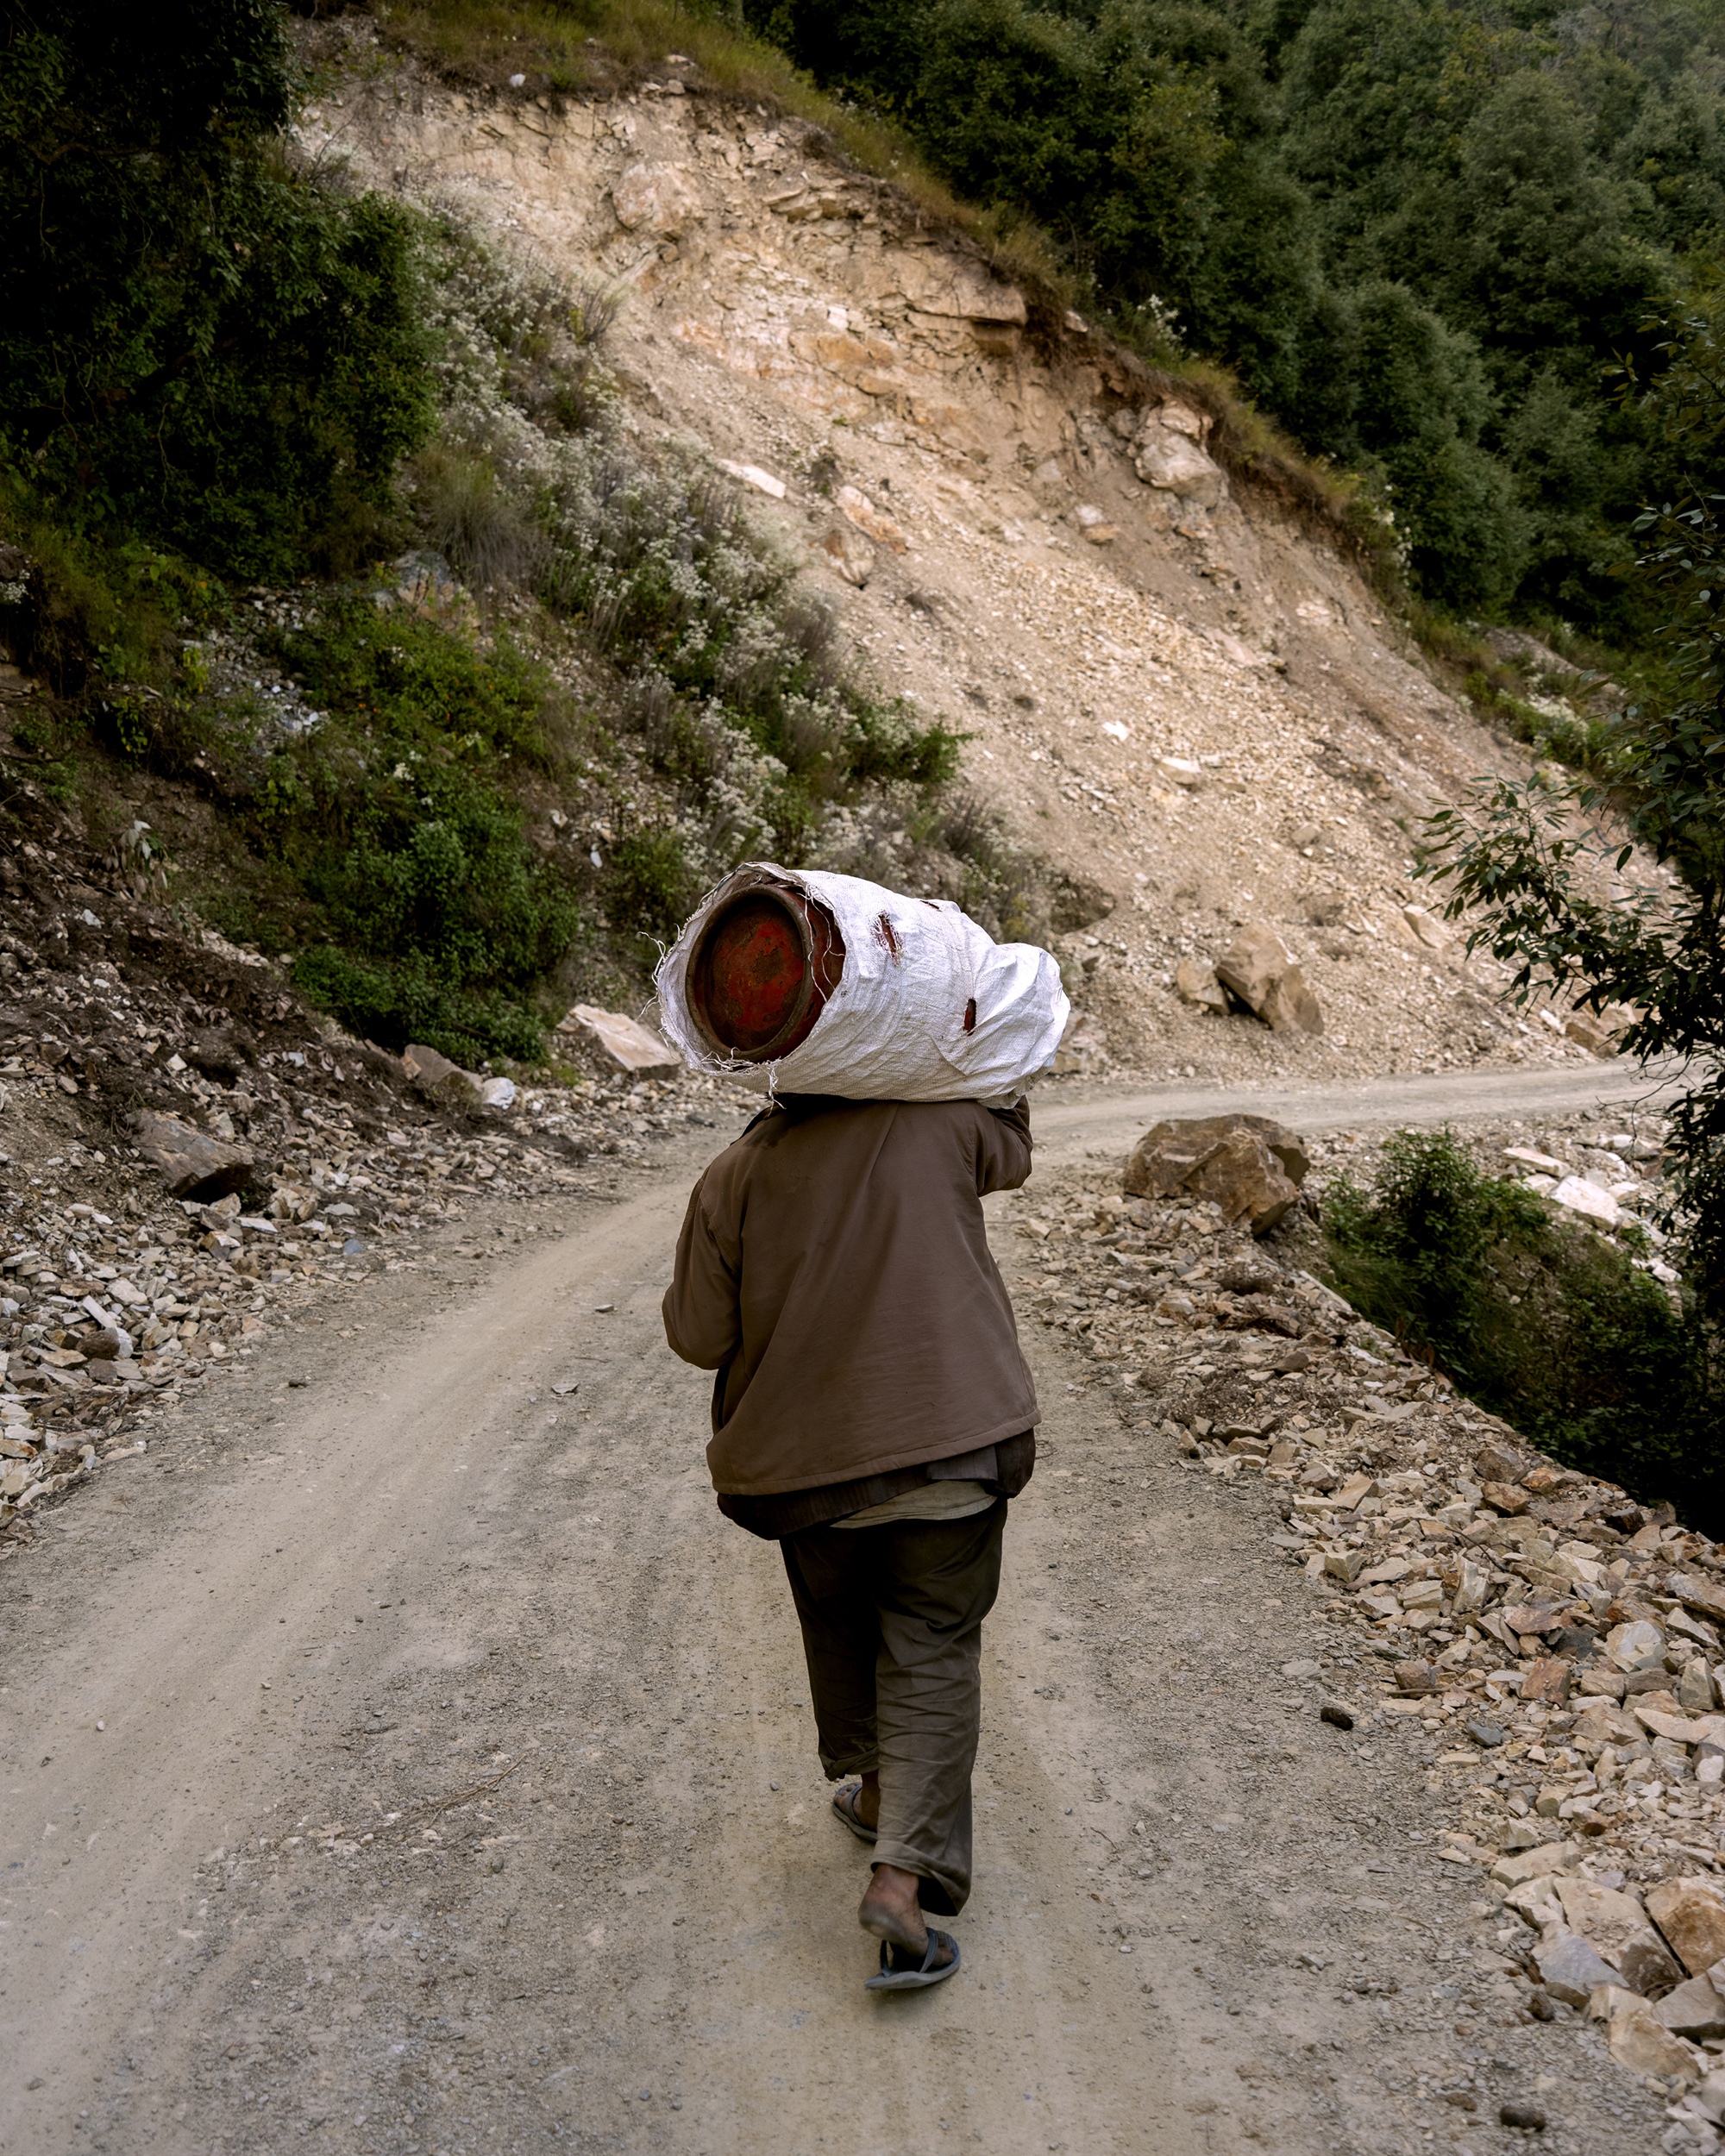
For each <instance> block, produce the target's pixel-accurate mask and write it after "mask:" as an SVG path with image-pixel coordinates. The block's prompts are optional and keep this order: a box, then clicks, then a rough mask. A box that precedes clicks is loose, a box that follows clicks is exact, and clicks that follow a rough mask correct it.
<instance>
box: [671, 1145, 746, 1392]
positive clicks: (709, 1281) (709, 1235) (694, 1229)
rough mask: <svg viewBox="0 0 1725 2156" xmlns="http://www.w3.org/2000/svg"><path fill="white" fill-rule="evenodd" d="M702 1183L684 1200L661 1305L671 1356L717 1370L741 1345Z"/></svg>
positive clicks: (727, 1270) (731, 1279)
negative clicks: (685, 1205) (673, 1261)
mask: <svg viewBox="0 0 1725 2156" xmlns="http://www.w3.org/2000/svg"><path fill="white" fill-rule="evenodd" d="M661 1308H662V1312H663V1314H664V1319H665V1338H666V1339H667V1340H668V1342H669V1343H670V1346H671V1352H672V1353H673V1354H674V1355H677V1356H681V1358H682V1360H683V1361H684V1362H685V1363H693V1364H694V1366H695V1368H696V1369H700V1370H717V1369H724V1365H725V1364H726V1363H728V1362H730V1361H731V1357H733V1356H734V1355H735V1354H736V1352H737V1348H738V1347H739V1345H740V1344H742V1338H743V1326H742V1319H741V1317H740V1315H739V1313H738V1308H737V1269H736V1267H735V1266H734V1265H733V1264H732V1263H730V1262H729V1261H728V1260H727V1258H726V1256H725V1253H724V1250H721V1248H720V1247H719V1242H718V1237H717V1236H716V1235H715V1234H714V1232H713V1229H712V1222H711V1221H710V1220H709V1219H708V1218H707V1209H706V1177H705V1176H703V1177H702V1178H701V1180H700V1181H699V1182H698V1183H697V1184H696V1185H695V1187H694V1188H693V1191H691V1192H690V1194H689V1209H688V1211H687V1213H685V1214H684V1216H683V1232H682V1233H681V1235H680V1236H679V1237H678V1238H677V1263H676V1269H675V1271H674V1273H673V1274H672V1275H671V1284H670V1286H669V1287H668V1288H667V1289H666V1290H665V1300H664V1302H663V1303H662V1305H661Z"/></svg>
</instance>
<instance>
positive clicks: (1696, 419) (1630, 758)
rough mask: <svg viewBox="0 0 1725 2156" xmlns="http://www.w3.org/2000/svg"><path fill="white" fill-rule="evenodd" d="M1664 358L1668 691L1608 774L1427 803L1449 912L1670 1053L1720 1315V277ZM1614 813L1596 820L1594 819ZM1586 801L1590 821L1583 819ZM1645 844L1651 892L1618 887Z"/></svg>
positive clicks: (1694, 1268)
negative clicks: (1684, 1086)
mask: <svg viewBox="0 0 1725 2156" xmlns="http://www.w3.org/2000/svg"><path fill="white" fill-rule="evenodd" d="M1660 328H1661V331H1662V334H1661V335H1660V338H1659V353H1660V354H1661V357H1662V359H1663V361H1664V365H1663V367H1662V369H1661V371H1660V372H1659V373H1658V374H1657V375H1656V376H1655V377H1654V378H1653V379H1652V380H1651V381H1650V382H1648V383H1647V385H1645V386H1644V387H1642V388H1641V389H1640V391H1639V393H1638V396H1637V398H1636V401H1637V402H1638V403H1639V404H1640V406H1641V408H1642V410H1643V411H1644V414H1645V416H1646V417H1647V421H1648V423H1649V424H1650V425H1651V426H1652V427H1653V429H1654V430H1655V432H1656V433H1657V434H1659V436H1662V437H1663V440H1664V442H1665V445H1666V449H1667V454H1669V455H1670V457H1671V459H1672V462H1673V464H1674V465H1675V466H1676V467H1678V468H1679V469H1681V470H1682V471H1683V472H1684V484H1683V485H1682V486H1681V487H1680V489H1678V490H1674V491H1673V493H1672V496H1671V497H1670V498H1667V499H1665V500H1663V501H1660V502H1658V503H1655V504H1653V505H1649V506H1648V507H1647V509H1646V510H1645V511H1643V513H1642V515H1641V517H1640V519H1639V521H1638V523H1637V524H1636V527H1635V529H1636V532H1637V535H1638V537H1639V542H1640V546H1639V553H1638V556H1637V561H1636V564H1635V569H1634V578H1635V580H1636V581H1637V582H1638V583H1639V584H1640V586H1641V587H1642V590H1643V593H1644V596H1645V598H1646V599H1647V603H1648V604H1649V605H1652V606H1656V607H1658V608H1659V610H1660V611H1661V614H1662V616H1663V618H1664V621H1665V629H1664V631H1663V636H1664V641H1665V646H1666V649H1667V654H1668V659H1669V670H1670V679H1671V681H1672V690H1671V693H1669V694H1668V695H1666V696H1665V697H1663V698H1661V699H1659V700H1658V701H1651V700H1650V701H1649V702H1647V703H1646V704H1643V705H1640V706H1639V707H1636V708H1634V709H1631V710H1630V711H1628V712H1626V714H1625V715H1624V717H1623V718H1622V720H1621V721H1620V722H1619V723H1618V724H1617V725H1616V727H1615V735H1614V740H1613V743H1612V755H1611V758H1610V765H1609V772H1608V774H1607V775H1606V776H1605V777H1604V778H1602V779H1597V780H1591V779H1590V780H1574V781H1571V782H1569V783H1567V784H1565V785H1563V786H1560V787H1549V786H1547V785H1546V784H1545V783H1543V782H1542V781H1540V780H1534V782H1532V783H1531V784H1528V785H1521V784H1519V783H1517V782H1515V781H1512V780H1498V781H1496V783H1495V784H1494V785H1493V786H1492V787H1491V788H1490V793H1489V795H1488V797H1487V799H1485V801H1484V808H1483V813H1481V814H1479V815H1478V816H1477V818H1473V819H1470V818H1467V817H1465V816H1464V815H1463V814H1461V813H1460V812H1458V811H1456V810H1445V811H1443V812H1440V813H1439V814H1438V815H1437V816H1435V817H1433V818H1432V819H1431V821H1430V830H1431V837H1432V840H1433V856H1432V860H1431V862H1430V864H1429V865H1430V869H1431V873H1433V874H1436V875H1437V876H1439V877H1440V878H1442V879H1444V880H1446V881H1447V882H1448V884H1449V886H1450V890H1451V896H1450V899H1449V902H1448V906H1447V908H1446V911H1447V912H1448V913H1449V915H1450V916H1451V918H1458V917H1459V916H1460V915H1461V914H1462V913H1463V912H1465V911H1467V910H1470V909H1474V908H1477V909H1478V910H1479V912H1480V914H1481V915H1482V917H1483V918H1481V920H1480V922H1479V924H1478V925H1477V926H1476V927H1475V928H1474V930H1473V931H1472V934H1471V939H1470V948H1473V947H1474V946H1477V945H1478V944H1481V943H1484V944H1485V945H1486V946H1487V947H1489V948H1490V950H1492V951H1493V952H1494V953H1495V954H1496V956H1498V957H1499V958H1501V959H1504V960H1506V961H1508V962H1509V963H1510V964H1512V965H1513V966H1514V967H1515V984H1516V989H1517V993H1519V994H1521V996H1523V997H1525V995H1526V994H1527V993H1528V991H1529V990H1530V989H1532V988H1533V987H1535V986H1540V987H1549V988H1551V989H1552V990H1553V992H1554V993H1559V994H1561V995H1563V996H1565V997H1572V998H1574V999H1575V1000H1577V1001H1578V1002H1579V1003H1580V1004H1582V1005H1583V1006H1589V1007H1591V1008H1592V1009H1594V1010H1600V1009H1603V1007H1604V1006H1606V1005H1608V1004H1613V1003H1622V1004H1628V1005H1629V1006H1631V1007H1632V1008H1633V1009H1634V1011H1635V1012H1636V1013H1637V1015H1636V1017H1635V1018H1634V1022H1633V1024H1631V1025H1629V1027H1628V1030H1627V1032H1626V1033H1625V1036H1624V1046H1625V1047H1626V1048H1627V1049H1628V1051H1629V1052H1630V1053H1631V1054H1633V1055H1634V1056H1637V1057H1638V1058H1639V1059H1640V1061H1641V1062H1642V1063H1643V1064H1645V1063H1647V1062H1648V1061H1650V1060H1651V1059H1653V1058H1654V1057H1665V1056H1675V1057H1677V1058H1678V1059H1679V1060H1680V1062H1681V1065H1682V1068H1683V1069H1684V1074H1685V1077H1686V1080H1687V1081H1688V1085H1689V1090H1688V1091H1687V1092H1686V1093H1685V1094H1684V1096H1683V1097H1682V1099H1681V1100H1679V1101H1678V1105H1677V1106H1676V1107H1675V1109H1674V1110H1673V1111H1672V1119H1671V1124H1672V1138H1671V1150H1672V1155H1673V1156H1674V1161H1675V1166H1676V1171H1677V1200H1676V1204H1675V1206H1674V1208H1673V1212H1672V1219H1673V1220H1674V1221H1675V1222H1676V1223H1677V1224H1678V1226H1679V1228H1680V1230H1681V1232H1682V1234H1683V1237H1684V1247H1685V1251H1686V1261H1687V1263H1686V1269H1687V1273H1688V1276H1689V1279H1690V1281H1691V1284H1692V1286H1693V1288H1694V1291H1695V1293H1696V1294H1697V1297H1698V1299H1699V1300H1700V1302H1701V1304H1702V1306H1703V1308H1704V1309H1705V1310H1706V1311H1707V1313H1709V1317H1710V1318H1711V1319H1712V1320H1713V1321H1714V1322H1715V1323H1717V1322H1719V1321H1720V1320H1722V1319H1725V281H1721V280H1717V279H1716V280H1714V281H1712V282H1711V283H1710V284H1709V285H1704V286H1703V287H1701V288H1699V289H1698V290H1697V291H1695V293H1694V294H1693V295H1692V296H1691V298H1690V299H1689V300H1688V301H1687V302H1686V303H1685V304H1684V305H1683V306H1682V307H1681V308H1679V309H1675V310H1672V311H1670V312H1669V313H1668V314H1667V316H1666V317H1665V319H1664V321H1663V323H1662V324H1661V325H1660ZM1608 813H1609V814H1611V815H1612V816H1614V817H1615V818H1616V819H1617V820H1618V821H1619V822H1620V824H1622V826H1623V827H1624V828H1625V829H1626V830H1627V843H1625V841H1624V840H1623V839H1621V838H1620V839H1615V840H1614V839H1608V838H1607V837H1606V836H1605V835H1604V833H1603V831H1602V830H1601V829H1600V827H1599V823H1598V821H1597V820H1596V819H1599V818H1603V817H1604V816H1605V815H1606V814H1608ZM1590 819H1595V820H1590ZM1637 847H1640V849H1642V850H1643V851H1644V852H1645V853H1646V854H1647V855H1650V856H1652V858H1653V861H1654V862H1657V863H1659V866H1660V867H1661V868H1664V869H1665V872H1666V875H1667V878H1668V879H1669V884H1670V888H1669V890H1668V891H1667V892H1665V893H1660V894H1643V895H1640V896H1636V897H1634V898H1630V897H1628V896H1624V895H1613V894H1611V893H1610V889H1609V878H1610V874H1611V872H1612V869H1613V868H1614V867H1615V870H1617V871H1621V870H1622V868H1624V867H1625V866H1626V865H1627V863H1628V861H1629V859H1630V856H1631V855H1632V853H1633V852H1634V849H1635V848H1637Z"/></svg>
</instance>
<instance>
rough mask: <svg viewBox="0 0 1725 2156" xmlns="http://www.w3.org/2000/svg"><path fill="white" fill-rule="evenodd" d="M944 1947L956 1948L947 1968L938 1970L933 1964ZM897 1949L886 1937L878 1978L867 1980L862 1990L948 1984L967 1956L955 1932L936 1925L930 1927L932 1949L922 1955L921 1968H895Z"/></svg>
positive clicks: (911, 1988)
mask: <svg viewBox="0 0 1725 2156" xmlns="http://www.w3.org/2000/svg"><path fill="white" fill-rule="evenodd" d="M942 1946H950V1948H951V1949H952V1959H951V1960H950V1961H949V1962H947V1963H946V1964H945V1965H944V1966H943V1967H941V1968H939V1969H936V1968H934V1967H932V1966H931V1964H932V1962H933V1960H934V1957H935V1955H936V1953H937V1952H938V1950H939V1949H940V1948H941V1947H942ZM893 1952H894V1949H893V1946H892V1945H891V1943H890V1942H889V1941H888V1940H884V1939H883V1940H881V1973H880V1975H879V1976H878V1977H865V1978H864V1979H863V1983H862V1989H863V1990H865V1991H925V1990H927V1989H928V1987H929V1985H930V1984H944V1983H945V1982H946V1979H947V1978H948V1977H956V1976H957V1974H958V1971H959V1969H960V1967H961V1965H962V1964H963V1956H962V1955H961V1954H960V1953H959V1951H958V1941H957V1940H956V1939H955V1938H954V1937H953V1936H952V1934H951V1933H950V1932H938V1931H936V1929H935V1928H934V1927H933V1925H932V1924H931V1925H930V1926H929V1927H928V1952H926V1953H925V1955H924V1956H923V1958H922V1966H921V1968H919V1969H895V1968H894V1966H893Z"/></svg>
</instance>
